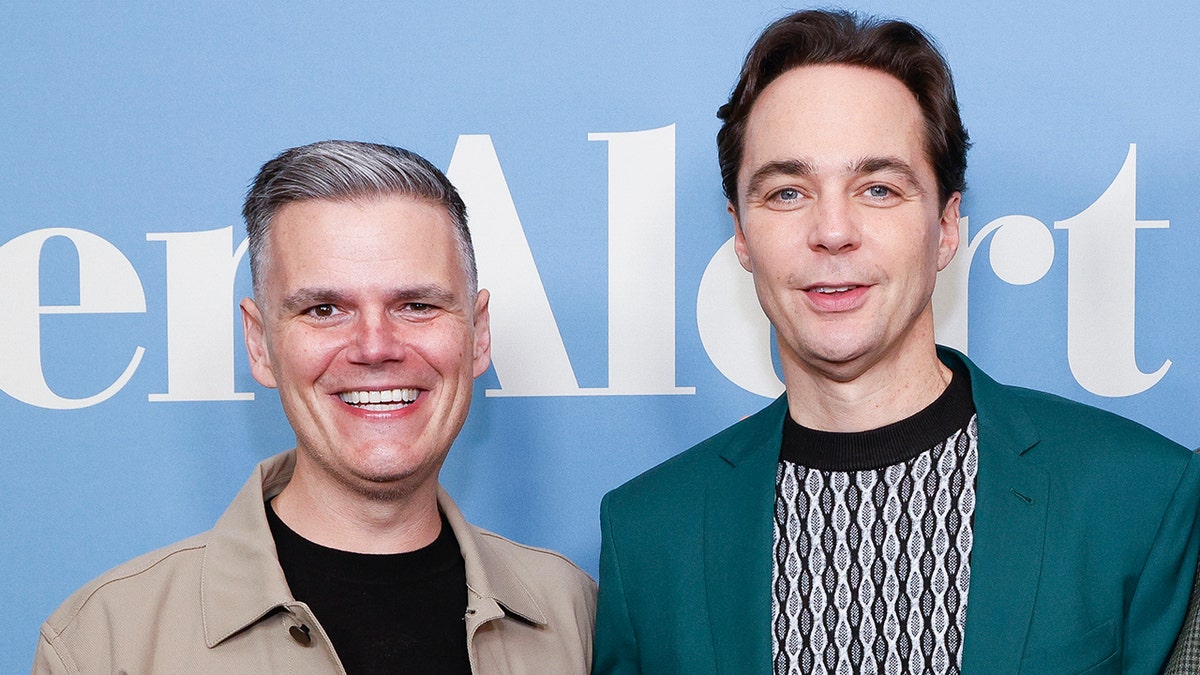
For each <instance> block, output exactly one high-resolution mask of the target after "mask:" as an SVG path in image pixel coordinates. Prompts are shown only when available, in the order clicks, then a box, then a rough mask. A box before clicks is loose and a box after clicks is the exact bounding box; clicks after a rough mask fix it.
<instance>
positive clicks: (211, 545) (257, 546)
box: [33, 452, 596, 675]
mask: <svg viewBox="0 0 1200 675" xmlns="http://www.w3.org/2000/svg"><path fill="white" fill-rule="evenodd" d="M294 466H295V459H294V456H293V454H292V452H286V453H283V454H281V455H277V456H275V457H272V458H270V459H268V460H266V461H264V462H263V463H261V464H259V465H258V468H257V469H256V470H255V473H254V475H253V476H251V478H250V480H249V481H247V482H246V485H245V486H244V487H243V488H242V490H241V492H239V493H238V495H237V497H236V498H234V500H233V503H232V504H230V505H229V508H228V509H227V510H226V511H225V513H224V515H222V516H221V518H220V520H218V521H217V524H216V526H215V527H213V529H212V530H209V531H208V532H206V533H204V534H200V535H197V536H195V537H192V538H190V539H186V540H184V541H181V542H179V543H177V544H174V545H172V546H168V547H166V548H163V549H160V550H158V551H154V552H152V553H148V554H146V555H143V556H140V557H138V558H135V559H134V560H131V561H129V562H127V563H125V564H123V565H121V566H119V567H117V568H115V569H113V570H111V571H109V572H107V573H105V574H104V575H102V576H101V577H99V578H98V579H95V580H94V581H92V582H91V583H89V584H88V585H86V586H84V587H83V588H81V589H80V590H79V591H77V592H76V593H75V594H74V595H72V596H71V597H70V598H68V599H67V601H66V602H64V603H63V604H62V606H61V607H59V608H58V609H57V610H56V611H55V612H54V613H53V614H52V615H51V616H50V618H49V619H48V620H47V621H46V623H45V624H43V625H42V631H41V638H40V640H39V642H38V649H37V655H36V656H35V657H34V665H33V672H34V673H218V674H220V675H234V674H235V673H256V674H257V673H344V672H345V671H344V670H343V669H342V665H341V663H340V662H339V661H338V658H337V655H336V654H335V653H334V651H333V646H332V645H331V644H330V642H329V639H328V637H327V636H326V635H325V631H324V630H323V629H322V628H321V625H320V623H318V622H317V620H316V618H315V617H313V615H312V612H310V611H309V609H308V606H307V605H305V604H304V603H302V602H297V601H296V600H295V599H294V598H292V594H291V592H290V591H289V590H288V586H287V582H286V581H285V580H284V576H283V571H282V570H281V569H280V567H279V561H278V559H277V558H276V554H275V543H274V540H273V539H272V538H271V531H270V529H269V527H268V525H267V519H266V515H265V512H264V509H263V503H264V501H265V500H267V499H270V498H271V497H273V496H275V495H276V494H278V493H279V491H280V490H282V489H283V486H285V485H287V482H288V480H290V479H291V476H292V469H293V467H294ZM438 506H439V507H440V508H441V510H442V512H443V513H444V514H446V519H447V520H448V521H449V522H450V527H451V529H452V530H454V536H455V537H457V538H458V543H459V546H460V547H461V549H462V555H463V560H464V561H465V563H466V571H467V591H468V593H467V616H466V618H465V623H466V631H467V648H468V651H469V653H470V659H471V670H472V671H473V672H476V673H587V672H588V671H589V669H590V667H591V660H592V626H593V622H594V620H595V611H596V584H595V583H594V582H593V581H592V579H591V578H590V577H588V576H587V574H585V573H584V572H583V571H581V570H580V569H579V568H577V567H575V565H573V564H572V563H571V562H570V561H569V560H567V559H566V558H564V557H563V556H560V555H558V554H557V553H553V552H551V551H545V550H542V549H536V548H531V547H528V546H522V545H520V544H516V543H513V542H511V541H509V540H507V539H505V538H503V537H500V536H498V535H495V534H492V533H491V532H487V531H485V530H481V529H479V528H477V527H474V526H473V525H470V524H468V523H467V522H466V521H465V520H464V519H463V516H462V513H461V512H459V510H458V507H457V506H455V505H454V502H453V501H451V499H450V497H449V495H447V494H446V493H445V491H444V490H442V491H439V495H438Z"/></svg>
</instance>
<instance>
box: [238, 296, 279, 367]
mask: <svg viewBox="0 0 1200 675" xmlns="http://www.w3.org/2000/svg"><path fill="white" fill-rule="evenodd" d="M240 306H241V308H242V333H243V334H244V335H245V337H246V354H247V355H248V356H249V357H250V373H251V374H252V375H254V379H255V380H257V381H258V383H259V384H261V385H262V386H264V387H270V388H272V389H274V388H276V387H277V386H278V384H277V383H276V382H275V371H273V370H271V349H270V345H269V344H268V340H267V332H266V326H265V325H264V324H263V316H262V311H260V310H259V308H258V305H256V304H254V300H252V299H250V298H243V299H242V302H241V305H240Z"/></svg>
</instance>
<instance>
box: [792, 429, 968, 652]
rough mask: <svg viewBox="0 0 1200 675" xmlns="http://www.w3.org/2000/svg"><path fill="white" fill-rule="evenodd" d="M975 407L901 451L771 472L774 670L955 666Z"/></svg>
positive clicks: (963, 602) (964, 586) (962, 614)
mask: <svg viewBox="0 0 1200 675" xmlns="http://www.w3.org/2000/svg"><path fill="white" fill-rule="evenodd" d="M977 442H978V429H977V421H976V419H975V418H974V417H972V418H971V421H970V423H969V424H968V425H967V428H966V429H965V430H961V431H959V432H957V433H955V434H954V435H953V436H951V437H950V438H949V439H947V440H946V441H945V442H943V443H939V444H938V445H936V446H935V447H933V448H931V449H929V450H926V451H925V452H922V453H921V454H919V455H917V456H916V457H914V458H912V459H909V460H908V461H905V462H902V463H898V464H893V465H891V466H887V467H883V468H880V469H872V470H864V471H820V470H816V469H810V468H807V467H804V466H800V465H798V464H795V463H793V462H789V461H786V460H781V461H780V463H779V470H778V474H777V479H776V500H775V504H776V506H775V549H774V568H775V571H774V578H773V593H774V602H773V605H774V608H773V615H772V628H773V631H774V643H775V646H774V652H775V653H774V665H775V673H776V675H793V674H800V673H803V674H809V673H839V674H842V673H844V674H847V675H849V674H850V673H864V674H865V673H887V674H895V675H905V674H908V673H931V674H938V675H940V674H942V673H958V672H959V671H960V668H961V663H962V643H963V626H964V624H965V620H966V608H967V591H968V588H969V587H970V579H971V576H970V556H971V542H972V539H971V524H972V516H973V514H974V512H975V474H976V470H977V468H978V446H977Z"/></svg>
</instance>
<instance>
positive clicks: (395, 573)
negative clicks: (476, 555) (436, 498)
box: [264, 502, 461, 584]
mask: <svg viewBox="0 0 1200 675" xmlns="http://www.w3.org/2000/svg"><path fill="white" fill-rule="evenodd" d="M264 506H265V507H266V511H267V523H268V524H269V525H270V527H271V535H272V537H274V539H275V547H276V549H277V552H278V554H279V559H280V560H290V561H299V560H303V561H304V564H305V565H307V566H311V567H310V568H311V569H312V570H313V571H319V572H320V573H321V574H323V575H325V576H327V577H329V578H333V579H341V580H345V581H351V582H356V583H380V584H395V583H397V580H405V581H406V582H411V581H419V580H421V579H425V578H431V577H434V576H437V575H438V574H439V573H442V572H444V571H445V570H447V569H450V568H452V567H453V566H454V565H455V564H456V563H458V561H460V560H461V554H460V552H459V547H458V540H457V539H456V538H455V537H454V531H453V530H451V529H450V523H448V522H447V521H446V516H445V515H442V517H441V519H442V530H441V532H439V533H438V536H437V539H434V540H433V542H432V543H430V544H428V545H426V546H423V547H421V548H419V549H416V550H415V551H407V552H404V553H355V552H353V551H342V550H340V549H336V548H330V547H328V546H322V545H321V544H318V543H316V542H314V541H310V540H308V539H305V538H304V537H302V536H300V535H299V534H298V533H296V531H295V530H293V529H292V528H290V527H288V525H287V523H285V522H283V520H282V519H281V518H280V517H279V514H277V513H275V509H274V508H272V507H271V504H270V503H269V502H268V503H266V504H265V505H264Z"/></svg>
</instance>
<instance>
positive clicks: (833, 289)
mask: <svg viewBox="0 0 1200 675" xmlns="http://www.w3.org/2000/svg"><path fill="white" fill-rule="evenodd" d="M851 288H854V287H853V286H818V287H817V288H814V289H813V290H814V291H816V292H818V293H845V292H846V291H848V290H850V289H851Z"/></svg>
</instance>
